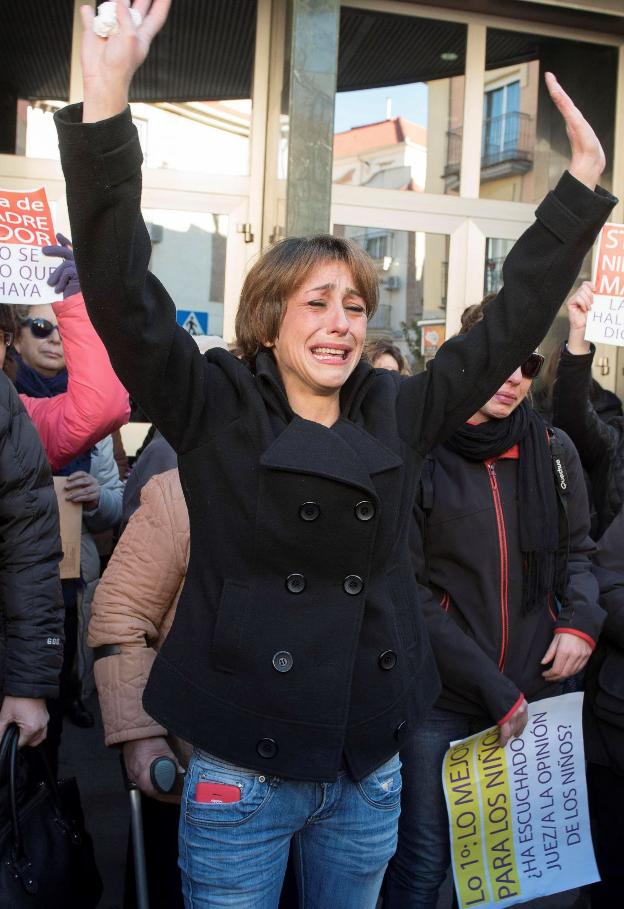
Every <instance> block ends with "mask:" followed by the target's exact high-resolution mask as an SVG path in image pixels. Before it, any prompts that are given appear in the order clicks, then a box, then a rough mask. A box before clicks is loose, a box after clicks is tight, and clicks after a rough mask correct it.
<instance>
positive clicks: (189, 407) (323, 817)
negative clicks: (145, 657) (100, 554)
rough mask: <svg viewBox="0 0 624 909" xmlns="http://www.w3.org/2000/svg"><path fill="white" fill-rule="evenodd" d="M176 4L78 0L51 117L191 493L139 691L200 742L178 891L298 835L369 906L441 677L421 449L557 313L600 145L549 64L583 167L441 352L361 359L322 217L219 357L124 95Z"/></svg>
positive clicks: (131, 352) (314, 896)
mask: <svg viewBox="0 0 624 909" xmlns="http://www.w3.org/2000/svg"><path fill="white" fill-rule="evenodd" d="M168 6H169V3H168V2H167V0H155V2H154V3H153V4H151V5H150V4H149V3H147V2H145V3H141V4H137V8H139V9H140V10H141V11H142V12H143V13H147V15H146V16H145V18H144V20H143V25H142V26H141V27H140V28H139V29H138V31H135V28H134V26H133V24H132V21H131V19H130V16H129V13H128V10H127V9H126V7H125V6H123V5H122V4H119V5H118V7H117V9H118V15H119V19H120V32H119V34H117V35H115V36H113V37H111V38H109V39H100V38H97V37H96V36H95V35H94V34H93V32H92V31H90V27H91V23H92V14H91V13H90V12H89V10H88V9H86V8H83V13H84V17H85V24H86V26H87V32H86V33H85V39H84V45H83V72H84V79H85V103H84V107H82V106H79V105H75V106H73V107H70V108H67V109H65V110H64V111H62V112H60V113H59V115H58V116H57V121H56V122H57V128H58V131H59V138H60V148H61V156H62V162H63V168H64V172H65V176H66V182H67V194H68V205H69V212H70V219H71V222H72V231H73V238H74V242H75V253H76V262H77V265H78V271H79V275H80V279H81V285H82V287H83V291H84V295H85V299H86V300H87V301H88V303H87V305H88V308H89V312H90V315H91V318H92V321H93V323H94V325H95V326H96V329H97V330H98V332H99V333H100V334H101V336H102V337H103V339H104V341H105V344H106V345H107V347H108V350H109V353H110V357H111V361H112V363H113V366H114V368H115V369H116V371H117V372H118V374H119V376H120V377H121V378H122V381H123V382H124V384H125V386H126V387H127V388H128V389H129V391H130V392H131V394H132V396H133V397H134V398H135V399H136V400H137V401H138V402H139V404H140V405H141V406H142V408H143V410H144V411H145V413H146V414H147V415H148V416H149V418H150V419H151V420H152V421H153V422H154V423H155V425H156V426H157V427H158V428H159V429H160V430H161V432H162V434H163V436H164V437H165V438H166V439H167V440H168V441H169V442H170V444H171V445H172V446H173V447H174V449H175V450H176V452H177V454H178V464H179V471H180V478H181V482H182V486H183V489H184V492H185V497H186V501H187V505H188V509H189V518H190V527H191V554H190V561H189V566H188V573H187V578H186V583H185V586H184V589H183V592H182V595H181V599H180V603H179V606H178V610H177V613H176V618H175V621H174V624H173V627H172V629H171V632H170V634H169V635H168V637H167V640H166V642H165V645H164V647H163V649H162V651H161V652H160V654H159V655H158V658H157V660H156V662H155V664H154V668H153V670H152V672H151V675H150V678H149V681H148V684H147V687H146V689H145V695H144V704H145V706H146V708H147V710H148V712H149V713H150V714H152V715H153V716H154V717H155V718H156V719H157V720H158V722H159V723H160V724H161V725H162V726H163V727H164V728H166V729H168V730H169V731H171V732H175V733H177V734H178V735H180V736H181V737H183V738H185V739H187V740H189V741H191V742H192V743H193V745H194V747H195V752H194V756H193V758H192V759H191V762H190V765H189V768H188V772H187V776H186V783H185V791H184V795H183V800H182V820H181V828H180V845H181V852H180V863H181V868H182V877H183V884H184V892H185V897H186V899H187V901H188V903H189V905H190V904H192V905H194V906H197V907H199V906H209V905H212V904H213V903H212V900H213V899H215V900H219V899H222V900H225V899H230V900H231V901H232V902H231V903H230V904H231V905H237V906H239V907H242V906H245V907H247V906H249V907H251V906H253V907H254V909H265V907H274V906H275V905H276V904H277V899H278V895H279V890H280V886H281V878H282V876H283V872H284V868H285V865H286V858H287V855H288V847H289V843H290V840H291V839H292V838H293V837H294V839H295V844H296V851H297V859H296V869H297V874H298V878H299V885H300V889H301V893H302V902H303V905H304V906H305V905H315V906H330V905H332V906H333V905H339V906H341V907H343V909H350V907H352V909H356V907H357V909H366V907H373V906H374V905H375V902H376V898H377V891H378V888H379V884H380V880H381V877H382V875H383V871H384V867H385V864H386V862H387V861H388V858H389V857H390V855H391V854H392V852H393V851H394V848H395V843H396V824H397V817H398V812H399V793H400V772H399V766H400V765H399V761H398V757H397V751H398V748H399V746H400V745H401V743H402V742H403V741H405V739H406V738H407V737H409V735H410V734H411V733H412V732H413V731H414V729H416V728H417V726H418V723H419V721H420V718H421V717H422V715H423V713H424V712H425V711H426V709H427V707H428V706H429V704H430V703H431V700H432V698H434V697H435V696H436V694H437V690H438V683H437V677H436V671H435V665H434V662H433V657H432V655H431V651H430V648H429V644H428V640H427V635H426V631H425V629H424V627H423V621H422V617H421V615H420V612H419V611H418V610H416V609H415V608H414V603H415V600H416V597H417V592H416V588H415V582H414V579H413V571H412V568H411V557H410V553H409V547H408V540H407V528H408V526H409V522H410V519H411V507H412V501H413V496H414V490H415V486H416V482H417V478H418V473H419V470H420V466H421V463H422V459H423V456H424V454H425V453H426V452H427V451H428V450H429V449H430V448H431V447H432V446H433V445H435V444H437V443H438V442H439V441H441V440H442V439H443V438H444V437H445V436H446V435H448V434H449V433H450V432H452V431H453V430H454V429H455V428H456V427H457V426H458V425H461V423H462V422H463V421H464V420H465V419H467V418H468V417H469V416H470V414H472V413H474V412H475V410H476V409H477V408H478V407H479V406H480V405H481V404H482V403H483V401H484V400H487V398H488V397H490V396H491V394H492V392H493V391H494V390H495V389H496V388H497V387H498V386H499V385H500V383H501V382H502V381H504V379H505V378H506V376H507V375H509V373H510V372H511V371H512V370H513V368H514V367H515V366H516V364H517V363H518V362H520V361H522V360H523V359H524V358H525V357H527V356H528V355H529V353H530V352H531V350H532V349H533V348H534V346H535V344H536V343H537V341H538V340H539V338H540V337H541V336H542V335H543V333H544V332H545V330H546V328H547V326H548V324H549V323H550V321H551V319H552V317H553V315H554V313H555V312H556V310H557V308H558V306H559V303H560V300H561V298H562V295H563V294H564V293H565V292H566V290H567V288H568V287H569V282H570V279H571V278H572V276H573V275H574V273H576V271H577V270H578V268H579V266H580V263H581V262H582V259H583V256H584V255H585V253H586V251H587V249H588V248H589V245H590V244H591V242H592V240H593V238H594V236H595V234H596V231H597V229H598V228H599V226H600V224H601V223H602V222H603V221H604V219H605V217H606V216H607V214H608V211H609V210H610V208H611V206H612V204H613V199H612V197H610V196H608V195H605V194H604V193H603V192H602V191H599V190H596V192H594V188H595V184H596V181H597V179H598V176H599V173H600V172H601V169H602V167H603V166H604V156H603V155H602V150H601V149H600V146H599V143H598V141H597V139H596V137H595V135H594V134H593V132H592V131H591V128H590V127H589V126H588V124H587V123H586V121H585V120H584V119H583V118H582V116H581V114H580V113H579V112H578V111H577V110H576V109H575V108H574V106H573V105H572V103H571V101H570V100H569V98H568V97H567V96H566V95H565V93H564V92H563V91H562V89H560V87H559V86H558V85H557V83H556V82H555V81H554V79H553V78H550V79H549V83H550V87H551V91H552V94H553V98H554V100H555V101H556V103H557V104H558V106H559V107H560V109H561V111H562V113H563V115H564V117H565V119H566V123H567V125H568V128H569V130H570V135H571V136H572V146H573V161H572V164H571V168H570V173H568V174H566V175H564V177H563V178H562V181H561V182H560V184H559V186H558V188H557V190H556V191H555V193H553V194H551V195H549V196H548V198H547V199H546V200H545V202H544V203H543V204H542V205H541V206H540V208H539V210H538V220H537V222H536V224H535V225H534V226H533V227H531V228H530V229H529V231H527V233H526V234H525V235H524V238H523V239H522V241H520V242H519V244H518V245H517V247H516V250H515V251H512V253H511V254H510V256H509V257H508V259H507V265H506V272H505V282H506V286H505V291H504V293H502V294H501V297H500V301H499V302H500V305H499V306H498V309H497V311H496V313H495V314H493V317H492V318H488V319H487V320H486V321H485V322H484V323H483V324H482V325H481V326H479V327H477V328H476V329H475V331H474V332H473V333H472V335H471V336H470V338H466V339H458V340H457V341H454V342H451V343H449V344H448V345H446V346H445V348H444V349H443V351H442V352H441V354H440V355H439V357H438V358H437V359H436V362H435V364H434V368H433V369H430V370H428V371H427V372H426V373H423V374H421V375H419V376H416V377H413V378H405V377H401V376H399V375H397V374H393V373H389V372H387V371H385V370H378V371H375V370H373V369H372V367H370V366H369V365H367V364H365V363H362V362H361V361H360V358H361V353H362V348H363V344H364V339H365V334H366V325H367V317H368V316H370V315H371V314H372V313H373V312H374V311H375V308H376V305H377V294H378V291H377V278H376V273H375V270H374V267H373V265H372V263H371V261H370V260H369V259H368V257H367V256H366V255H365V254H364V253H362V251H361V250H360V249H359V248H358V247H357V246H355V245H354V244H352V243H349V242H347V241H344V240H341V239H338V238H333V237H326V236H322V237H317V238H313V239H311V240H301V239H296V238H295V239H291V240H286V241H284V242H283V243H281V244H278V245H277V246H275V247H273V248H272V249H271V250H270V251H269V252H268V253H266V254H265V255H264V256H263V257H262V258H261V259H260V260H259V261H258V262H257V263H256V264H255V265H254V266H253V268H252V269H251V271H250V273H249V275H248V276H247V278H246V280H245V283H244V286H243V290H242V294H241V303H240V307H239V311H238V315H237V323H236V328H237V335H238V337H237V341H238V345H239V347H240V348H241V351H242V355H243V358H244V361H245V362H242V361H240V360H237V359H236V358H235V357H233V356H231V355H230V354H229V353H227V352H226V351H222V350H214V351H210V352H209V353H208V354H206V355H205V356H203V357H202V356H201V355H200V354H199V352H198V351H197V348H196V345H195V343H194V341H193V339H192V338H191V337H190V336H189V335H188V334H187V333H186V332H184V331H183V330H182V329H180V328H179V327H178V326H177V325H176V320H175V310H174V306H173V303H172V301H171V300H170V298H169V297H168V295H167V294H166V292H165V290H164V288H163V287H162V285H161V284H160V283H159V282H158V281H157V280H156V278H154V277H153V276H152V275H150V274H149V272H148V271H147V265H148V261H149V256H150V243H149V237H148V235H147V232H146V229H145V225H144V222H143V219H142V217H141V212H140V197H141V178H140V164H141V151H140V146H139V143H138V138H137V135H136V130H135V129H134V127H133V126H132V123H131V117H130V111H129V109H128V108H127V93H128V87H129V83H130V80H131V78H132V75H133V73H134V71H135V69H136V68H137V67H138V66H139V65H140V63H141V62H142V60H143V59H144V57H145V55H146V53H147V50H148V47H149V43H150V40H151V39H152V37H153V36H154V34H155V33H156V32H157V31H158V29H159V27H160V26H161V25H162V23H163V22H164V20H165V17H166V13H167V10H168ZM150 7H151V8H150ZM148 9H149V12H148ZM245 768H247V769H245Z"/></svg>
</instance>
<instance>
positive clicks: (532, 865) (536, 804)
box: [442, 692, 599, 909]
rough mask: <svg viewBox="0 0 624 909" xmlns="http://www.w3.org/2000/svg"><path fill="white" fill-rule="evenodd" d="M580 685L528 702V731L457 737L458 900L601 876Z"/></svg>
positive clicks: (453, 774)
mask: <svg viewBox="0 0 624 909" xmlns="http://www.w3.org/2000/svg"><path fill="white" fill-rule="evenodd" d="M582 709H583V695H582V693H580V692H579V693H574V694H564V695H561V696H560V697H554V698H545V699H544V700H542V701H535V702H534V703H533V704H530V705H529V720H528V723H527V725H526V728H525V730H524V732H523V734H522V736H520V737H518V738H516V739H511V741H510V742H508V743H507V745H506V747H505V748H500V747H499V745H498V728H497V727H494V728H492V729H486V730H484V731H483V732H480V733H478V734H477V735H473V736H470V737H469V738H467V739H463V740H462V741H460V742H453V743H452V745H451V747H450V748H449V750H448V751H447V753H446V755H445V757H444V764H443V769H442V782H443V785H444V794H445V797H446V805H447V809H448V814H449V826H450V834H451V855H452V862H453V876H454V879H455V890H456V892H457V898H458V901H459V906H460V909H470V907H473V906H478V907H488V906H498V907H501V909H503V907H505V906H514V905H516V904H517V903H524V902H526V901H527V900H532V899H536V898H538V897H541V896H547V895H548V894H551V893H561V892H562V891H564V890H572V889H575V888H577V887H582V886H584V885H585V884H590V883H592V882H593V881H597V880H599V875H598V869H597V868H596V861H595V858H594V850H593V846H592V840H591V833H590V827H589V811H588V807H587V786H586V783H585V754H584V748H583V723H582Z"/></svg>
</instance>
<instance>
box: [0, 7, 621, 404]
mask: <svg viewBox="0 0 624 909" xmlns="http://www.w3.org/2000/svg"><path fill="white" fill-rule="evenodd" d="M79 5H80V3H79V2H78V0H76V2H74V0H61V2H59V3H58V4H55V16H56V19H55V22H54V23H48V22H46V21H45V13H42V10H41V7H40V5H39V4H37V3H36V0H22V3H21V4H20V11H21V13H22V15H21V20H23V21H22V22H21V24H20V22H19V21H16V23H15V24H14V27H15V29H17V30H18V32H19V29H20V28H22V30H23V31H25V34H24V35H23V36H22V43H21V44H20V40H19V34H18V36H17V38H16V37H15V32H12V31H11V28H7V29H5V37H4V38H3V39H0V44H1V43H2V42H3V41H4V42H5V43H7V42H9V41H10V42H11V44H10V46H9V44H8V43H7V47H3V52H4V58H5V59H6V60H7V61H8V63H7V69H8V73H7V77H6V79H5V82H4V84H3V86H0V95H2V91H4V96H3V97H0V101H1V103H2V106H3V110H4V111H6V112H7V117H6V118H5V126H4V129H3V131H2V135H1V136H0V141H1V142H2V149H3V151H4V152H5V153H4V154H0V185H3V186H7V187H14V186H15V187H25V188H31V187H34V186H37V185H41V184H44V185H45V186H46V188H47V190H48V194H49V196H50V198H51V199H52V200H54V201H55V202H56V203H57V223H58V227H59V228H60V229H61V230H63V229H67V215H66V210H65V204H64V186H63V180H62V174H61V171H60V167H59V164H58V160H57V158H56V154H55V151H54V146H55V139H54V137H53V134H52V133H51V132H50V118H51V112H52V111H53V109H54V107H55V106H56V105H58V104H59V103H64V102H65V101H66V100H68V99H69V98H71V99H72V100H78V99H79V93H80V70H79V57H78V44H79V27H78V15H77V9H78V7H79ZM30 7H32V10H30ZM29 10H30V14H29ZM61 20H62V21H61ZM26 26H28V29H30V30H29V31H28V29H27V28H26ZM37 28H41V29H45V28H48V29H52V28H54V29H57V31H58V37H57V38H56V40H55V44H54V53H55V54H56V58H55V59H54V60H52V59H50V61H49V62H47V57H46V53H47V50H46V46H45V45H44V44H41V49H39V45H38V43H37V42H38V40H39V39H38V37H37ZM42 40H43V39H42ZM24 42H27V44H26V45H25V44H24ZM24 46H29V47H32V56H28V55H27V56H26V58H25V57H24V53H23V47H24ZM20 48H22V50H21V52H20ZM63 55H64V60H62V61H61V62H62V63H63V65H64V70H63V71H62V72H61V71H60V69H59V60H58V58H59V57H63ZM46 67H47V68H46ZM55 67H56V69H55ZM549 69H551V70H553V71H554V72H555V73H556V74H557V76H558V77H559V78H560V80H561V82H562V84H563V85H564V87H565V88H566V89H567V90H568V91H569V92H570V94H571V95H572V96H573V97H574V99H575V101H576V102H577V103H578V104H579V106H580V107H581V108H582V109H583V110H584V111H585V112H586V113H587V114H588V116H589V119H590V120H591V122H592V124H593V125H594V127H595V129H596V131H597V133H598V135H599V137H600V139H601V141H602V142H603V145H604V147H605V150H606V153H607V158H608V162H609V163H608V168H607V171H606V173H605V175H604V184H605V185H606V187H607V188H608V189H611V190H612V191H613V192H615V193H616V194H617V195H619V196H624V13H623V11H622V9H621V3H620V2H619V0H585V2H582V0H578V2H575V3H574V4H573V5H571V4H568V3H563V2H554V0H553V2H547V0H542V2H525V0H515V2H503V0H473V2H470V3H468V2H463V3H462V2H461V0H440V2H437V3H435V4H416V3H411V2H404V0H344V2H342V3H341V2H339V0H227V2H226V0H206V2H204V3H198V2H196V0H176V2H175V3H174V4H173V5H172V15H171V18H170V21H169V22H168V23H167V26H166V29H165V31H164V32H163V34H162V35H161V36H159V38H158V39H157V42H156V43H155V45H154V54H153V59H152V58H150V60H148V63H147V64H146V65H145V67H144V68H143V69H142V70H141V71H140V72H139V75H138V77H137V80H136V84H135V86H134V88H133V91H134V102H133V115H134V117H135V122H136V123H137V127H138V128H139V132H140V135H141V138H142V142H143V146H144V151H145V158H146V163H145V168H144V198H143V204H144V208H145V215H146V220H147V221H148V223H149V225H150V233H151V236H152V242H153V258H152V268H153V270H154V271H155V272H156V273H157V274H158V275H159V276H160V277H161V278H162V279H163V280H164V281H165V283H166V284H167V286H168V287H169V288H170V289H171V291H172V295H173V296H174V299H175V300H176V303H177V305H178V307H179V309H180V312H181V320H184V319H191V322H192V319H193V318H196V319H198V320H199V323H201V327H203V326H204V325H207V327H208V331H209V332H211V333H212V332H222V333H223V334H224V335H225V337H226V338H231V337H232V335H233V324H234V315H235V311H236V305H237V299H238V293H239V290H240V286H241V283H242V280H243V276H244V274H245V270H246V268H247V267H248V265H249V263H250V262H251V261H253V259H254V258H255V257H256V256H257V255H258V253H259V251H260V250H261V249H262V248H264V247H265V246H266V245H268V244H269V243H271V242H274V241H275V240H276V239H279V238H280V237H282V236H285V235H287V234H292V233H307V232H310V231H312V230H314V231H319V230H329V231H334V232H335V233H337V234H340V235H343V236H349V237H352V238H354V239H355V240H356V241H357V242H359V243H361V244H362V245H363V246H364V248H366V249H367V250H368V251H369V253H370V254H371V255H372V257H373V259H374V260H375V262H376V264H377V267H378V271H379V275H380V286H381V306H380V311H379V314H378V316H377V317H376V319H375V321H374V322H373V323H372V324H371V332H372V333H374V334H390V335H391V336H392V337H393V338H394V339H395V340H399V341H401V340H402V339H403V337H404V331H405V328H404V326H408V328H409V326H411V325H414V324H417V323H418V322H422V323H424V324H425V325H431V324H434V325H435V323H436V322H440V323H444V324H445V328H446V332H447V334H448V333H452V332H453V331H455V330H456V328H457V325H458V321H459V315H460V313H461V311H462V310H463V308H464V307H465V306H466V305H468V304H470V303H473V302H476V301H478V300H479V299H480V298H481V297H482V295H483V293H484V291H489V290H496V289H497V288H498V286H499V285H500V281H501V268H502V263H503V261H504V258H505V256H506V254H507V252H508V251H509V248H510V247H511V245H512V244H513V242H514V240H515V239H516V238H517V237H518V236H519V235H520V234H521V233H522V231H523V230H524V229H525V228H526V226H527V225H529V224H530V223H531V221H532V219H533V215H534V210H535V207H536V205H537V204H538V203H539V201H540V199H541V198H542V197H543V196H544V194H545V193H546V192H547V191H548V189H549V188H551V187H552V186H553V185H554V183H555V182H556V180H557V178H558V175H559V174H560V172H561V170H562V169H563V167H564V166H565V163H566V160H567V147H568V146H567V140H566V137H565V133H564V130H563V128H562V125H561V122H560V119H559V116H558V114H557V113H556V111H554V109H553V106H552V104H551V102H550V99H549V98H548V95H547V93H546V91H545V88H544V82H543V73H544V72H545V71H546V70H549ZM12 117H13V120H14V122H12V121H11V118H12ZM623 218H624V215H623V211H622V208H621V207H620V208H619V209H618V210H617V211H616V213H615V215H614V220H622V219H623ZM590 270H591V263H590V262H589V261H588V262H587V263H586V265H585V268H584V275H583V276H585V277H588V276H589V275H590ZM564 331H565V323H564V321H563V320H559V322H558V324H556V325H555V328H554V329H553V332H552V333H551V337H550V339H549V341H548V342H547V343H548V344H550V345H553V344H554V343H555V341H556V339H557V338H559V337H560V336H561V335H562V333H563V332H564ZM618 354H619V350H618V349H616V348H612V347H605V348H604V349H601V350H600V351H599V359H600V361H601V364H602V365H601V367H598V369H597V377H598V378H599V380H600V381H601V382H602V383H603V384H605V385H607V386H608V387H611V388H614V389H617V390H618V391H619V392H620V394H622V391H623V390H624V388H621V387H619V386H620V385H621V384H624V376H622V367H623V366H624V358H622V357H619V363H618ZM598 373H600V375H598Z"/></svg>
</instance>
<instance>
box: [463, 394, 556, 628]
mask: <svg viewBox="0 0 624 909" xmlns="http://www.w3.org/2000/svg"><path fill="white" fill-rule="evenodd" d="M445 444H446V445H447V447H448V448H450V449H451V451H454V452H456V453H457V454H459V455H461V456H462V457H464V458H466V459H467V460H469V461H487V460H489V459H490V458H497V457H500V455H502V454H504V453H505V452H506V451H509V449H510V448H512V447H513V446H514V445H516V444H519V446H520V462H519V466H518V524H519V530H520V548H521V551H522V557H523V559H522V563H523V585H522V608H523V611H524V612H525V613H528V612H533V611H535V610H537V609H542V608H546V607H547V606H548V605H549V602H550V599H551V598H552V597H553V596H555V597H556V598H557V599H559V600H560V601H561V600H562V594H563V591H560V590H556V589H555V587H556V584H557V580H558V578H559V576H560V573H559V565H558V550H559V505H558V501H557V493H556V491H555V484H554V482H553V476H552V462H551V454H550V444H549V440H548V434H547V428H546V424H545V423H544V421H543V420H542V418H541V417H540V416H539V414H537V413H536V412H535V411H534V410H533V409H532V408H531V407H530V405H529V404H528V403H527V401H523V402H522V404H521V405H520V406H519V407H517V408H516V409H515V410H514V411H513V413H511V414H510V415H509V416H508V417H506V418H505V419H504V420H488V421H487V422H485V423H479V424H478V425H471V424H469V423H465V424H464V425H463V426H462V427H461V428H460V429H458V430H457V432H455V433H454V434H453V435H452V436H451V438H450V439H448V441H447V442H446V443H445ZM552 605H553V608H555V604H554V602H553V603H552Z"/></svg>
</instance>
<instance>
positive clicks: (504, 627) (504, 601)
mask: <svg viewBox="0 0 624 909" xmlns="http://www.w3.org/2000/svg"><path fill="white" fill-rule="evenodd" d="M485 467H486V469H487V472H488V479H489V481H490V489H491V491H492V498H493V500H494V511H495V512H496V528H497V531H498V550H499V554H500V610H501V648H500V655H499V657H498V668H499V669H500V670H502V669H503V667H504V665H505V655H506V652H507V641H508V638H509V605H508V587H509V559H508V553H507V532H506V530H505V516H504V514H503V504H502V502H501V498H500V492H499V489H498V481H497V478H496V468H495V466H494V462H490V463H487V462H486V464H485Z"/></svg>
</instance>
